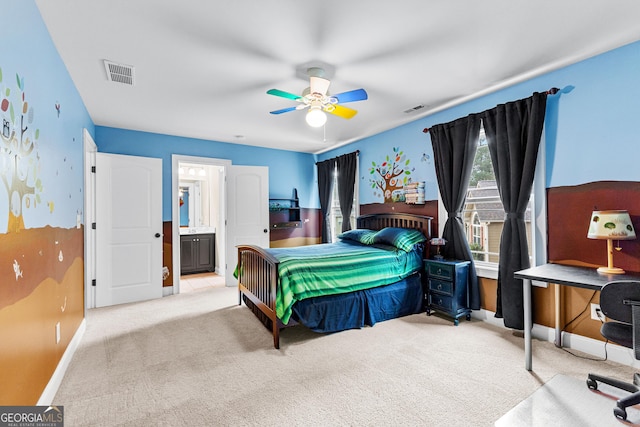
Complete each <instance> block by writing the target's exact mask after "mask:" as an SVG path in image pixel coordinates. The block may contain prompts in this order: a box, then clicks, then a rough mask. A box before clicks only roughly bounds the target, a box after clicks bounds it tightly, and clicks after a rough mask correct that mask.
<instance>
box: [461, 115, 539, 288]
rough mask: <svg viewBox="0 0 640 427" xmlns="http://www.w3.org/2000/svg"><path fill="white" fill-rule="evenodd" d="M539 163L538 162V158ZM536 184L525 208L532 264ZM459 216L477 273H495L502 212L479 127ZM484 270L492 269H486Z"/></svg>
mask: <svg viewBox="0 0 640 427" xmlns="http://www.w3.org/2000/svg"><path fill="white" fill-rule="evenodd" d="M541 148H542V145H541ZM538 163H539V164H540V163H541V162H538ZM541 167H542V166H541ZM536 175H539V172H538V170H536ZM536 185H537V184H536V183H534V191H532V194H531V197H530V199H529V205H528V207H527V210H526V212H525V223H526V226H527V241H528V244H529V258H530V260H531V265H535V262H534V260H535V259H536V258H535V252H534V243H533V240H532V236H533V235H534V233H533V230H534V229H535V222H534V221H532V218H533V217H534V216H533V214H532V212H533V202H534V194H535V192H536V191H535V187H536ZM462 218H463V222H464V228H465V232H466V235H467V241H468V243H469V247H470V248H471V254H472V257H473V259H474V260H475V262H476V268H477V269H478V273H479V274H480V275H481V276H485V277H496V276H495V274H496V273H495V272H496V271H497V268H498V261H499V259H500V237H501V235H502V229H503V227H504V220H505V212H504V208H503V206H502V202H501V201H500V195H499V194H498V187H497V184H496V179H495V176H494V174H493V166H492V163H491V156H490V154H489V147H488V146H487V139H486V136H485V133H484V129H483V128H482V127H481V128H480V136H479V138H478V149H477V151H476V156H475V159H474V163H473V168H472V171H471V179H470V181H469V187H468V189H467V198H466V201H465V205H464V208H463V213H462ZM545 234H546V233H545ZM487 271H491V272H492V273H487Z"/></svg>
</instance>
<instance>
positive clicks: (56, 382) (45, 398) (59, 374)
mask: <svg viewBox="0 0 640 427" xmlns="http://www.w3.org/2000/svg"><path fill="white" fill-rule="evenodd" d="M86 329H87V323H86V318H85V319H82V322H81V323H80V326H79V327H78V329H77V330H76V333H75V334H74V335H73V338H72V339H71V341H70V342H69V345H68V346H67V349H66V350H65V351H64V354H63V355H62V358H61V359H60V362H59V363H58V366H57V367H56V370H55V371H54V372H53V375H52V376H51V379H50V380H49V383H48V384H47V386H46V387H45V388H44V391H43V392H42V395H40V399H38V403H37V405H42V406H48V405H51V403H52V402H53V398H54V397H55V396H56V393H57V392H58V388H59V387H60V384H61V383H62V378H64V374H65V372H67V368H68V367H69V363H71V359H72V358H73V355H74V354H75V352H76V350H77V349H78V346H79V345H80V341H81V340H82V336H83V335H84V331H85V330H86Z"/></svg>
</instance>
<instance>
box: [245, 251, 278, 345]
mask: <svg viewBox="0 0 640 427" xmlns="http://www.w3.org/2000/svg"><path fill="white" fill-rule="evenodd" d="M277 272H278V260H277V259H275V258H274V257H273V256H271V255H270V254H269V253H267V252H266V251H265V250H264V249H262V248H260V247H258V246H252V245H240V246H238V304H239V305H241V304H242V297H243V296H244V297H245V298H246V300H248V301H250V302H251V304H252V305H253V307H251V308H252V309H253V311H254V313H255V314H256V316H258V317H259V318H260V317H266V319H268V320H269V322H268V323H270V326H271V332H272V334H273V346H274V347H275V348H280V328H281V326H282V325H281V322H280V320H279V319H278V317H277V316H276V283H277V280H278V277H277ZM256 310H258V312H259V313H261V314H262V315H263V316H260V315H259V313H257V312H256ZM260 320H263V319H260ZM265 326H267V327H268V325H267V323H265Z"/></svg>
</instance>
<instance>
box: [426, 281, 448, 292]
mask: <svg viewBox="0 0 640 427" xmlns="http://www.w3.org/2000/svg"><path fill="white" fill-rule="evenodd" d="M429 290H430V291H433V292H437V293H439V294H444V295H453V283H452V282H444V281H442V280H437V279H429Z"/></svg>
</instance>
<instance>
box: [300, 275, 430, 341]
mask: <svg viewBox="0 0 640 427" xmlns="http://www.w3.org/2000/svg"><path fill="white" fill-rule="evenodd" d="M422 299H423V291H422V282H421V280H420V275H419V274H414V275H412V276H409V277H407V278H406V279H404V280H401V281H399V282H396V283H393V284H391V285H386V286H380V287H377V288H373V289H366V290H363V291H357V292H351V293H348V294H341V295H329V296H322V297H316V298H309V299H304V300H302V301H298V302H296V303H295V305H294V306H293V318H294V319H295V320H296V321H298V322H299V323H301V324H303V325H305V326H306V327H307V328H309V329H311V330H313V331H315V332H337V331H343V330H345V329H357V328H362V327H364V326H373V325H375V324H376V323H377V322H382V321H384V320H388V319H395V318H397V317H402V316H407V315H409V314H415V313H419V312H421V311H422Z"/></svg>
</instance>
